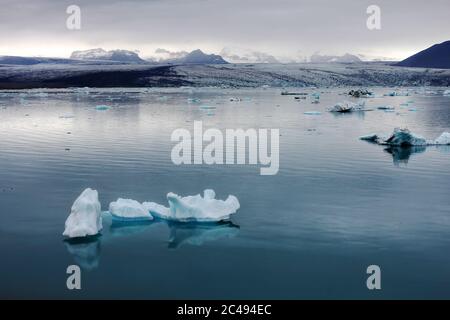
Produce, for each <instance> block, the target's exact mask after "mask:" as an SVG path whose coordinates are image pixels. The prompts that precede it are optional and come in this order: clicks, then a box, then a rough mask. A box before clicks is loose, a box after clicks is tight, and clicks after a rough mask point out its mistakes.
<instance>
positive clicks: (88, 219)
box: [63, 188, 102, 238]
mask: <svg viewBox="0 0 450 320" xmlns="http://www.w3.org/2000/svg"><path fill="white" fill-rule="evenodd" d="M101 229H102V217H101V205H100V202H99V201H98V192H97V191H96V190H92V189H91V188H87V189H85V190H84V191H83V192H82V193H81V195H80V196H79V197H78V198H77V199H76V200H75V202H74V203H73V205H72V209H71V212H70V215H69V217H68V218H67V220H66V223H65V229H64V232H63V235H64V236H67V237H69V238H77V237H86V236H93V235H96V234H98V233H99V232H100V230H101Z"/></svg>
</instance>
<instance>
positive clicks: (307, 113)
mask: <svg viewBox="0 0 450 320" xmlns="http://www.w3.org/2000/svg"><path fill="white" fill-rule="evenodd" d="M303 114H306V115H308V116H320V115H321V114H322V113H321V112H320V111H305V112H303Z"/></svg>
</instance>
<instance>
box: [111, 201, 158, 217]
mask: <svg viewBox="0 0 450 320" xmlns="http://www.w3.org/2000/svg"><path fill="white" fill-rule="evenodd" d="M109 213H111V215H112V216H113V218H116V219H123V220H128V219H130V220H153V216H152V215H151V214H150V213H149V212H148V210H147V208H146V207H145V206H144V205H142V204H140V203H139V202H137V201H136V200H132V199H122V198H119V199H117V201H114V202H111V203H110V204H109Z"/></svg>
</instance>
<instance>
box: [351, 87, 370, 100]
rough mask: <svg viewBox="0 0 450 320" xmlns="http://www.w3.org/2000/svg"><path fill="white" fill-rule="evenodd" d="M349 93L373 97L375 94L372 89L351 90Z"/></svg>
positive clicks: (360, 96) (358, 96)
mask: <svg viewBox="0 0 450 320" xmlns="http://www.w3.org/2000/svg"><path fill="white" fill-rule="evenodd" d="M348 95H349V96H352V97H354V98H372V97H373V96H374V95H373V92H372V91H369V90H364V89H358V90H350V91H349V93H348Z"/></svg>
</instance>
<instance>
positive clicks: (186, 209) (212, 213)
mask: <svg viewBox="0 0 450 320" xmlns="http://www.w3.org/2000/svg"><path fill="white" fill-rule="evenodd" d="M215 197H216V194H215V192H214V190H210V189H207V190H205V191H204V193H203V197H202V196H201V195H199V194H198V195H195V196H187V197H180V196H178V195H176V194H174V193H172V192H170V193H168V194H167V201H168V202H169V208H167V207H165V206H162V205H160V204H157V203H154V202H144V203H143V205H144V206H145V207H146V208H147V210H148V211H150V213H151V214H153V215H154V216H157V217H159V218H161V219H166V220H172V221H181V222H188V221H199V222H215V221H216V222H217V221H223V220H229V219H230V216H231V215H232V214H233V213H235V212H236V211H237V210H238V209H239V207H240V204H239V201H238V199H237V198H236V197H235V196H232V195H230V196H228V198H227V199H226V200H225V201H223V200H217V199H215Z"/></svg>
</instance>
